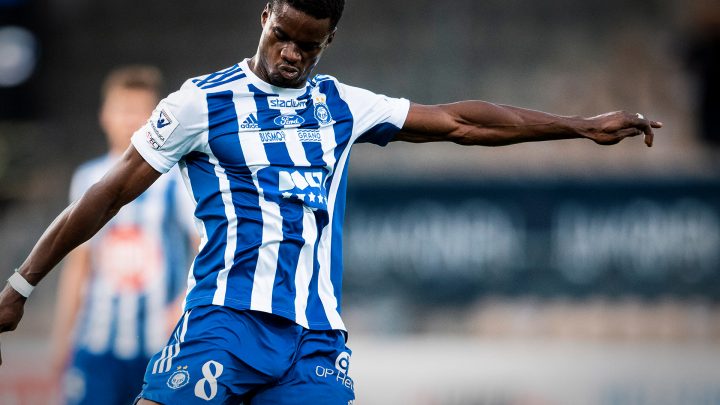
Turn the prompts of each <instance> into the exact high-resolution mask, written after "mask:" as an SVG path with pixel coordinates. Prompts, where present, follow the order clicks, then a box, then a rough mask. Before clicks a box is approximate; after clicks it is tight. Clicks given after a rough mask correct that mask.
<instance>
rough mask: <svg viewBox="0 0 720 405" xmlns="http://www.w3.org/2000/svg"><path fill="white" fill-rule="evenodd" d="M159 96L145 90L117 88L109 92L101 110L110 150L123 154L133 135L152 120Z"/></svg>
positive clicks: (101, 121) (101, 119)
mask: <svg viewBox="0 0 720 405" xmlns="http://www.w3.org/2000/svg"><path fill="white" fill-rule="evenodd" d="M157 102H158V100H157V96H156V95H155V93H154V92H151V91H148V90H143V89H127V88H122V87H115V88H112V89H110V90H109V91H108V93H107V95H106V96H105V101H104V102H103V105H102V107H101V109H100V125H101V126H102V129H103V131H105V135H106V136H107V139H108V143H109V144H110V145H109V146H110V149H111V150H112V151H113V152H116V153H121V152H122V151H124V150H125V149H126V148H127V147H128V146H129V145H130V138H131V137H132V134H133V133H134V132H135V131H136V130H137V129H138V128H140V127H141V126H143V125H144V124H145V122H146V121H147V120H148V118H150V115H151V114H152V111H153V109H154V108H155V104H157Z"/></svg>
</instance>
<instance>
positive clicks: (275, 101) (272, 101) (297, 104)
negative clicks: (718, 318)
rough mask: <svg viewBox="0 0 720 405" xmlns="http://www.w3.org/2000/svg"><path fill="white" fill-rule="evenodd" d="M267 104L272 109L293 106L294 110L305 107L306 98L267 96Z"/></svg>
mask: <svg viewBox="0 0 720 405" xmlns="http://www.w3.org/2000/svg"><path fill="white" fill-rule="evenodd" d="M267 100H268V106H269V107H270V108H272V109H275V110H279V109H281V108H293V109H295V110H299V109H304V108H307V100H298V99H294V98H280V97H268V99H267Z"/></svg>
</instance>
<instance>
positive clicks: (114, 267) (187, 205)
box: [70, 155, 197, 359]
mask: <svg viewBox="0 0 720 405" xmlns="http://www.w3.org/2000/svg"><path fill="white" fill-rule="evenodd" d="M118 159H119V156H112V155H104V156H101V157H99V158H96V159H93V160H91V161H88V162H86V163H84V164H82V165H81V166H80V167H78V169H77V170H76V171H75V174H74V175H73V179H72V183H71V186H70V200H71V201H75V200H77V199H79V198H80V197H81V196H82V195H83V193H84V192H85V191H86V190H87V189H88V188H90V186H92V185H93V184H94V183H96V182H97V181H98V180H100V179H101V178H102V177H103V175H104V174H105V173H106V172H107V171H108V170H109V169H110V168H111V167H112V166H113V164H115V162H116V161H117V160H118ZM192 212H193V204H192V201H191V199H190V197H189V196H188V193H187V190H185V187H183V184H182V179H181V177H180V173H179V171H178V170H176V169H174V170H172V172H171V173H168V174H167V175H165V176H162V178H160V179H159V180H158V181H157V182H155V184H153V185H152V186H151V187H150V188H149V189H148V190H146V191H145V192H144V193H143V194H141V195H140V196H139V197H138V198H136V199H135V200H134V201H132V202H131V203H129V204H127V205H126V206H125V207H123V209H122V210H120V212H118V214H117V215H115V217H113V218H112V219H111V220H110V222H108V224H107V225H106V226H105V227H103V228H102V229H101V230H100V231H99V232H98V233H97V234H96V235H95V236H94V237H93V238H91V239H90V240H89V241H88V242H87V245H86V247H87V248H88V251H89V260H90V263H89V265H90V269H91V273H90V278H89V281H88V284H87V288H86V297H87V298H86V300H85V302H84V305H83V308H82V311H81V313H80V317H79V322H78V326H77V328H76V337H75V341H76V344H77V346H78V347H79V348H82V349H85V350H87V351H89V352H91V353H94V354H98V355H105V354H108V353H109V354H111V355H113V356H115V357H117V358H121V359H134V358H137V357H143V358H147V357H150V356H151V355H152V354H154V353H155V352H156V351H157V350H158V349H159V348H161V347H162V345H163V343H164V342H165V340H166V338H167V336H166V335H167V330H166V329H165V325H166V323H167V319H166V317H167V310H168V306H169V305H170V304H171V303H172V302H173V301H174V300H175V299H176V298H177V297H178V296H179V295H180V294H181V293H182V292H183V286H184V281H185V278H186V277H187V272H188V267H189V266H190V261H191V258H192V256H193V253H194V252H193V250H194V249H193V248H194V247H192V246H191V242H192V241H193V240H194V238H193V235H196V234H197V231H196V230H195V224H194V221H193V217H192Z"/></svg>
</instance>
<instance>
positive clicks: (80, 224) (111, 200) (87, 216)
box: [0, 145, 160, 364]
mask: <svg viewBox="0 0 720 405" xmlns="http://www.w3.org/2000/svg"><path fill="white" fill-rule="evenodd" d="M158 177H160V173H159V172H158V171H157V170H155V169H154V168H153V167H152V166H151V165H150V164H148V163H147V162H146V161H145V159H143V157H142V156H140V154H139V153H138V152H137V150H135V148H134V147H133V146H132V145H131V146H130V147H129V148H128V149H127V151H125V153H124V154H123V156H122V158H121V159H120V161H119V162H118V163H117V164H116V165H115V166H114V167H113V168H112V169H110V171H109V172H108V173H107V174H106V175H105V176H104V177H103V178H102V179H101V180H100V181H99V182H98V183H96V184H95V185H93V186H92V187H90V189H88V190H87V192H85V194H84V195H83V196H82V198H80V199H79V200H78V201H76V202H75V203H73V204H71V205H70V206H68V207H67V208H66V209H65V210H64V211H63V212H62V213H61V214H60V215H59V216H58V217H57V218H56V219H55V220H54V221H53V222H52V224H50V226H49V227H48V228H47V230H46V231H45V232H44V233H43V235H42V236H41V237H40V239H39V240H38V242H37V243H36V244H35V247H34V248H33V249H32V251H31V252H30V255H29V256H28V257H27V259H25V261H24V262H23V264H22V265H21V266H20V267H19V268H18V271H19V273H20V275H22V276H23V277H24V278H25V279H26V280H27V281H28V282H29V283H30V284H32V285H37V284H38V283H39V282H40V280H42V279H43V278H44V277H45V276H46V275H47V274H48V273H49V272H50V270H52V269H53V267H55V266H56V265H57V264H58V263H59V262H60V260H62V258H63V257H65V255H67V254H68V253H69V252H70V251H71V250H73V249H74V248H76V247H78V246H79V245H80V244H81V243H83V242H85V241H86V240H88V239H90V237H92V236H93V235H94V234H95V233H97V232H98V231H99V230H100V228H102V227H103V226H104V225H105V224H106V223H107V222H108V221H109V220H110V219H111V218H112V217H113V216H114V215H115V214H116V213H117V212H118V211H119V210H120V208H122V207H123V206H124V205H125V204H127V203H129V202H130V201H132V200H134V199H135V198H136V197H137V196H139V195H140V194H142V193H143V192H144V191H145V190H146V189H147V188H148V187H150V185H151V184H152V183H153V182H155V180H157V179H158ZM25 301H26V298H25V297H23V296H22V295H20V294H19V293H18V292H17V291H15V289H13V288H12V287H10V285H6V286H5V288H4V289H3V290H2V292H0V333H2V332H7V331H11V330H14V329H15V328H16V327H17V325H18V323H19V322H20V319H21V318H22V315H23V307H24V305H25ZM0 364H2V359H1V358H0Z"/></svg>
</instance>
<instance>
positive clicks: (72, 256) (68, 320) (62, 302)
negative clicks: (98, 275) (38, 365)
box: [52, 244, 90, 379]
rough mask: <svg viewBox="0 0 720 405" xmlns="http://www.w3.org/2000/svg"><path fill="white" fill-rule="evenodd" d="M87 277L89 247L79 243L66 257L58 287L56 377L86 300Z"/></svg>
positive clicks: (67, 355)
mask: <svg viewBox="0 0 720 405" xmlns="http://www.w3.org/2000/svg"><path fill="white" fill-rule="evenodd" d="M89 277H90V249H89V247H88V246H87V244H82V245H80V246H78V247H77V248H76V249H75V250H73V251H72V252H70V253H69V254H68V256H67V258H65V263H64V265H63V269H62V271H61V272H60V280H59V284H58V290H57V303H56V305H55V317H54V318H53V330H52V371H53V376H54V377H55V378H56V379H59V378H60V376H61V375H62V373H63V371H64V369H65V367H66V366H67V363H68V361H69V359H70V354H71V352H72V347H73V342H72V339H73V330H74V329H75V323H76V322H77V315H78V313H79V312H80V308H81V307H82V304H83V301H84V300H85V288H86V286H87V282H88V280H89Z"/></svg>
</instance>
